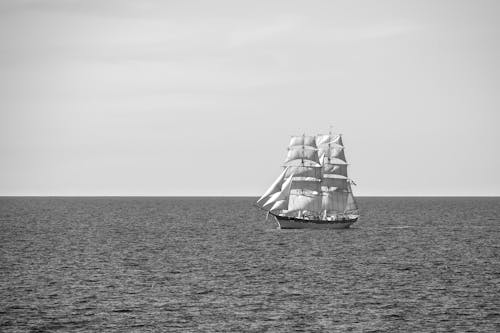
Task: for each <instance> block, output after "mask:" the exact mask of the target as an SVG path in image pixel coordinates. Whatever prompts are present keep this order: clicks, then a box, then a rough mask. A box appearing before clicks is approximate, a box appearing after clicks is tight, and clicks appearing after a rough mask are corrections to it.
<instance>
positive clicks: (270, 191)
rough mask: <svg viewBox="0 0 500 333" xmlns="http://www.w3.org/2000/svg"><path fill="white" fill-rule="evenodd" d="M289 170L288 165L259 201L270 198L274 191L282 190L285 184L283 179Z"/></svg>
mask: <svg viewBox="0 0 500 333" xmlns="http://www.w3.org/2000/svg"><path fill="white" fill-rule="evenodd" d="M287 172H288V167H286V168H285V170H283V171H282V172H281V174H280V175H279V176H278V178H277V179H276V180H275V181H274V183H273V184H272V185H271V186H270V187H269V188H268V189H267V191H266V192H265V193H264V195H262V196H261V197H260V199H259V200H257V203H260V202H262V201H264V199H267V198H269V196H270V195H271V194H273V193H276V192H278V191H280V190H281V185H282V184H283V180H284V179H285V176H286V174H287Z"/></svg>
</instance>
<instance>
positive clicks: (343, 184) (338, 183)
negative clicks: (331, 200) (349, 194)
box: [321, 177, 349, 190]
mask: <svg viewBox="0 0 500 333" xmlns="http://www.w3.org/2000/svg"><path fill="white" fill-rule="evenodd" d="M321 185H322V186H326V187H327V188H328V189H331V188H333V187H335V188H336V189H341V190H347V189H348V186H349V184H348V182H347V179H346V178H326V177H325V178H323V180H322V182H321Z"/></svg>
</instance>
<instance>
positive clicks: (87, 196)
mask: <svg viewBox="0 0 500 333" xmlns="http://www.w3.org/2000/svg"><path fill="white" fill-rule="evenodd" d="M259 197H260V196H259V195H256V196H255V195H0V198H259ZM356 198H500V195H357V196H356Z"/></svg>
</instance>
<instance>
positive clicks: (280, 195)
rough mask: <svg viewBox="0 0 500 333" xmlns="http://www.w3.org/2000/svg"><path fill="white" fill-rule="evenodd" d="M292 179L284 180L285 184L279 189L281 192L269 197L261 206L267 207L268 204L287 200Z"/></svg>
mask: <svg viewBox="0 0 500 333" xmlns="http://www.w3.org/2000/svg"><path fill="white" fill-rule="evenodd" d="M292 179H293V177H290V178H288V179H287V180H285V182H284V183H283V185H282V187H281V191H279V192H276V193H274V194H273V195H271V196H270V197H269V199H268V200H267V201H266V203H265V204H264V205H263V207H266V206H269V205H270V204H272V203H274V202H276V201H279V200H286V199H287V198H288V195H289V194H290V186H291V184H292Z"/></svg>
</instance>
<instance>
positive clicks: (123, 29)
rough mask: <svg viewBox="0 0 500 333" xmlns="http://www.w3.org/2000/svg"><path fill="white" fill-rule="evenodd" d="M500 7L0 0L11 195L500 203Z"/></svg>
mask: <svg viewBox="0 0 500 333" xmlns="http://www.w3.org/2000/svg"><path fill="white" fill-rule="evenodd" d="M499 17H500V2H499V1H472V0H471V1H435V0H433V1H421V0H419V1H245V2H242V1H241V2H240V1H130V0H129V1H123V0H113V1H109V0H108V1H102V0H95V1H89V0H82V1H78V0H74V1H63V0H57V1H56V0H52V1H20V0H12V1H5V0H3V1H2V2H0V73H1V76H0V195H255V196H257V195H260V194H261V193H263V192H264V191H265V190H266V188H267V187H268V186H269V185H270V183H271V182H272V181H273V180H274V178H275V177H276V176H277V175H278V174H279V172H280V170H281V168H280V166H281V164H282V161H283V159H284V157H285V154H286V145H287V143H288V140H289V136H290V135H292V134H302V133H304V132H305V133H309V134H317V133H321V132H327V131H328V129H329V126H330V125H332V126H333V128H334V129H335V130H336V131H338V132H341V133H343V134H344V143H345V144H346V156H347V158H348V160H349V162H350V163H351V166H350V176H351V177H352V178H353V179H354V180H355V181H356V182H357V184H358V186H357V187H356V188H355V189H354V191H355V194H357V195H500V172H499V170H500V157H499V151H500V149H499V147H498V146H499V143H500V130H499V125H500V116H499V112H500V66H499V65H500V20H499V19H498V18H499Z"/></svg>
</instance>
